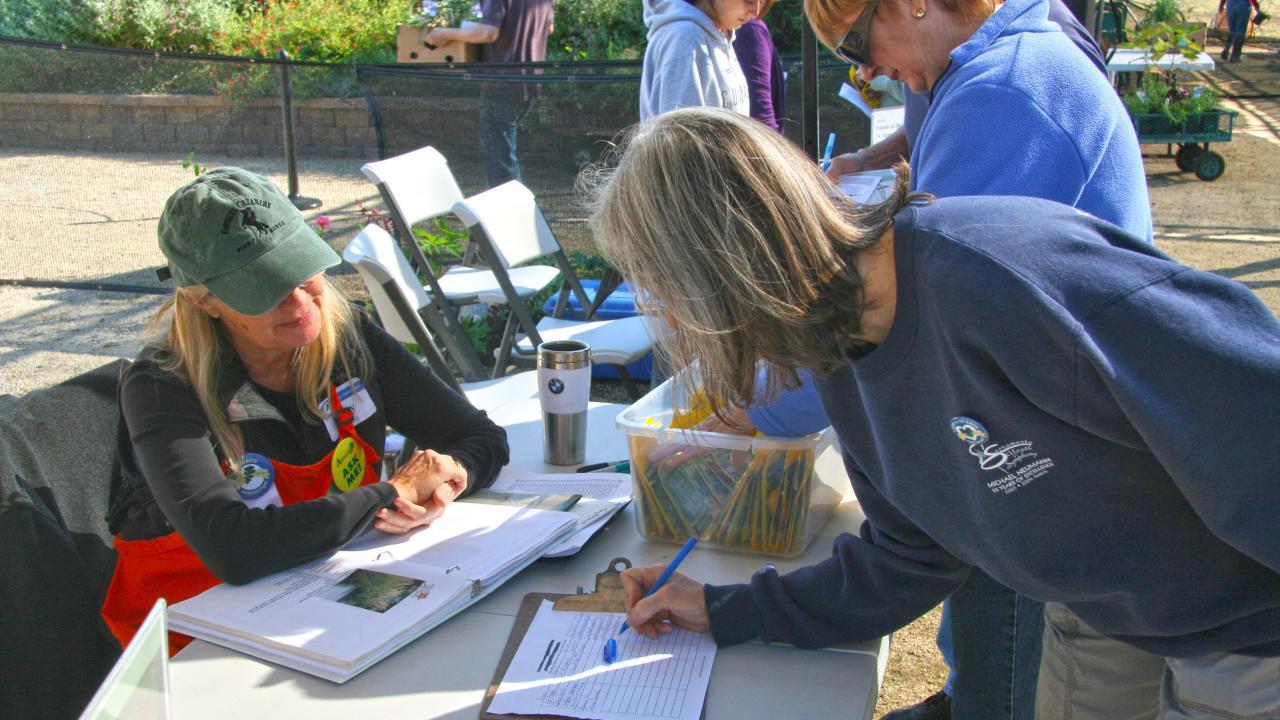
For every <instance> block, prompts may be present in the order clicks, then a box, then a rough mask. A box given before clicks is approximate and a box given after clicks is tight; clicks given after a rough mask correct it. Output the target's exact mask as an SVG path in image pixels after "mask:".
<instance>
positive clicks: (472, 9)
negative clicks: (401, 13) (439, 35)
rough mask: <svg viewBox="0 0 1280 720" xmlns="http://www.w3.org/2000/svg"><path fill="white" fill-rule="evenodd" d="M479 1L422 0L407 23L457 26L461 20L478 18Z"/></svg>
mask: <svg viewBox="0 0 1280 720" xmlns="http://www.w3.org/2000/svg"><path fill="white" fill-rule="evenodd" d="M479 19H480V3H478V2H476V1H475V0H423V3H422V8H421V12H420V13H418V14H416V15H414V16H413V17H412V18H410V20H409V24H411V25H418V26H420V27H425V28H437V27H458V26H459V25H461V24H462V21H463V20H472V21H475V20H479Z"/></svg>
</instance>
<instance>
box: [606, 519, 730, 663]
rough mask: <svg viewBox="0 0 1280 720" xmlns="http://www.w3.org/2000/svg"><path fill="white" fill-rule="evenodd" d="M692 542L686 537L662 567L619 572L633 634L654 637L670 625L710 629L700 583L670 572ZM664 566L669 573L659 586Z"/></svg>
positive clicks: (692, 629)
mask: <svg viewBox="0 0 1280 720" xmlns="http://www.w3.org/2000/svg"><path fill="white" fill-rule="evenodd" d="M693 544H694V539H693V538H690V539H689V542H687V543H685V546H684V547H683V548H681V549H680V552H679V553H677V554H676V558H673V559H672V562H671V563H670V565H668V566H667V567H665V568H664V567H663V566H661V565H650V566H649V567H642V568H631V569H630V570H624V571H623V572H622V587H623V590H624V591H625V592H626V594H627V608H628V610H627V620H626V624H627V625H630V626H631V627H632V628H633V629H634V630H635V631H636V632H637V633H639V634H641V635H643V636H645V637H647V638H653V639H656V638H657V637H658V636H660V635H665V634H666V633H669V632H671V625H675V626H676V627H680V628H684V629H685V630H690V631H693V632H708V631H710V630H711V621H710V620H709V619H708V617H707V603H706V600H705V599H704V598H703V595H702V583H700V582H698V581H696V580H694V579H692V578H690V577H688V576H685V575H681V574H680V573H678V572H674V570H675V566H676V565H677V564H678V563H679V560H683V559H684V556H685V555H687V554H688V552H689V550H691V549H692V548H693ZM668 569H670V570H672V571H673V572H672V573H671V574H670V575H669V576H668V578H667V580H666V582H665V583H662V584H661V585H659V581H660V580H661V578H662V575H663V574H664V573H666V571H667V570H668ZM668 622H670V625H668V624H667V623H668Z"/></svg>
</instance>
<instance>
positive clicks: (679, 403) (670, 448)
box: [617, 375, 849, 557]
mask: <svg viewBox="0 0 1280 720" xmlns="http://www.w3.org/2000/svg"><path fill="white" fill-rule="evenodd" d="M684 377H685V376H683V375H682V376H681V379H672V380H668V381H666V382H665V383H663V384H662V385H660V386H659V387H657V388H656V389H654V390H653V391H651V392H650V393H649V394H648V395H645V396H644V397H643V398H641V399H639V400H638V401H636V403H635V404H634V405H632V406H631V407H629V408H627V409H626V410H624V411H623V412H622V413H621V414H619V415H618V419H617V424H618V427H619V428H620V429H621V430H622V431H623V432H625V433H626V434H627V444H628V448H629V451H630V455H631V477H632V480H633V482H634V484H635V491H634V495H635V503H636V526H637V530H639V532H640V534H641V535H643V536H644V537H646V538H649V539H651V540H669V541H672V542H680V543H682V542H684V541H685V540H688V539H689V537H690V536H696V537H697V538H698V541H699V542H701V543H704V544H708V545H713V546H715V547H721V548H726V549H730V550H740V551H744V552H752V553H764V554H768V555H781V556H786V557H792V556H795V555H799V554H800V553H802V552H804V550H805V548H806V547H808V546H809V543H810V542H811V541H812V540H813V537H814V535H816V534H817V532H818V530H819V529H821V528H822V526H823V525H824V524H825V523H826V521H827V519H828V518H829V517H830V515H831V511H832V510H833V509H834V508H835V506H836V505H838V504H839V503H840V501H841V498H842V495H843V489H845V488H847V487H848V483H849V481H848V476H847V475H846V474H845V470H844V463H843V462H842V460H841V458H840V453H839V450H838V448H837V446H836V444H835V443H834V432H833V431H832V430H831V429H830V428H827V429H826V430H824V431H822V432H820V433H816V434H813V435H806V436H803V437H798V438H775V437H762V436H757V437H748V436H743V435H729V434H724V433H714V432H705V431H700V430H692V429H687V430H682V429H678V428H676V427H673V426H672V425H673V421H675V424H677V425H680V424H682V423H683V422H685V418H687V417H688V416H689V414H690V413H691V408H692V406H693V405H694V402H693V401H692V395H693V388H692V387H691V384H690V383H689V382H687V381H685V380H684V379H683V378H684ZM673 396H674V397H673ZM673 400H674V402H673ZM676 453H680V457H681V458H682V459H685V458H687V459H685V462H683V463H680V464H679V465H676V466H674V467H673V466H672V465H673V464H672V463H670V462H669V461H668V458H673V457H676Z"/></svg>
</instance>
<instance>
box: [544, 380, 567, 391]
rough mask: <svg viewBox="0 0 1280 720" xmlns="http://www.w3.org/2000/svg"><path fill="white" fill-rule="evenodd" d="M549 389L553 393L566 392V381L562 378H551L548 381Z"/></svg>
mask: <svg viewBox="0 0 1280 720" xmlns="http://www.w3.org/2000/svg"><path fill="white" fill-rule="evenodd" d="M547 389H548V390H550V391H551V394H552V395H559V394H560V393H562V392H564V381H563V380H561V379H560V378H551V380H549V381H548V382H547Z"/></svg>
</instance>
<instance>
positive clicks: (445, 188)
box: [360, 146, 462, 232]
mask: <svg viewBox="0 0 1280 720" xmlns="http://www.w3.org/2000/svg"><path fill="white" fill-rule="evenodd" d="M360 172H362V173H364V176H365V177H366V178H368V179H369V182H371V183H373V184H374V185H377V186H378V189H379V191H380V192H381V193H382V196H383V200H385V201H386V203H387V205H388V209H389V210H391V212H392V215H393V217H394V218H395V219H396V222H397V224H398V223H400V222H403V223H405V225H406V226H405V227H401V228H400V229H401V231H403V232H408V230H409V227H411V226H413V225H414V224H415V223H419V222H422V221H423V220H427V219H429V218H433V217H439V216H441V215H447V214H449V213H450V212H452V210H453V205H454V203H456V202H458V201H459V200H461V199H462V191H461V190H460V189H459V188H458V181H457V180H455V179H454V177H453V173H452V172H450V170H449V161H448V160H446V159H445V157H444V155H441V154H440V152H439V151H438V150H436V149H435V148H433V147H431V146H427V147H424V148H419V149H417V150H414V151H412V152H407V153H405V154H403V155H397V156H395V157H393V158H387V159H386V160H379V161H377V162H371V163H366V164H365V165H364V166H363V167H361V168H360Z"/></svg>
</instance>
